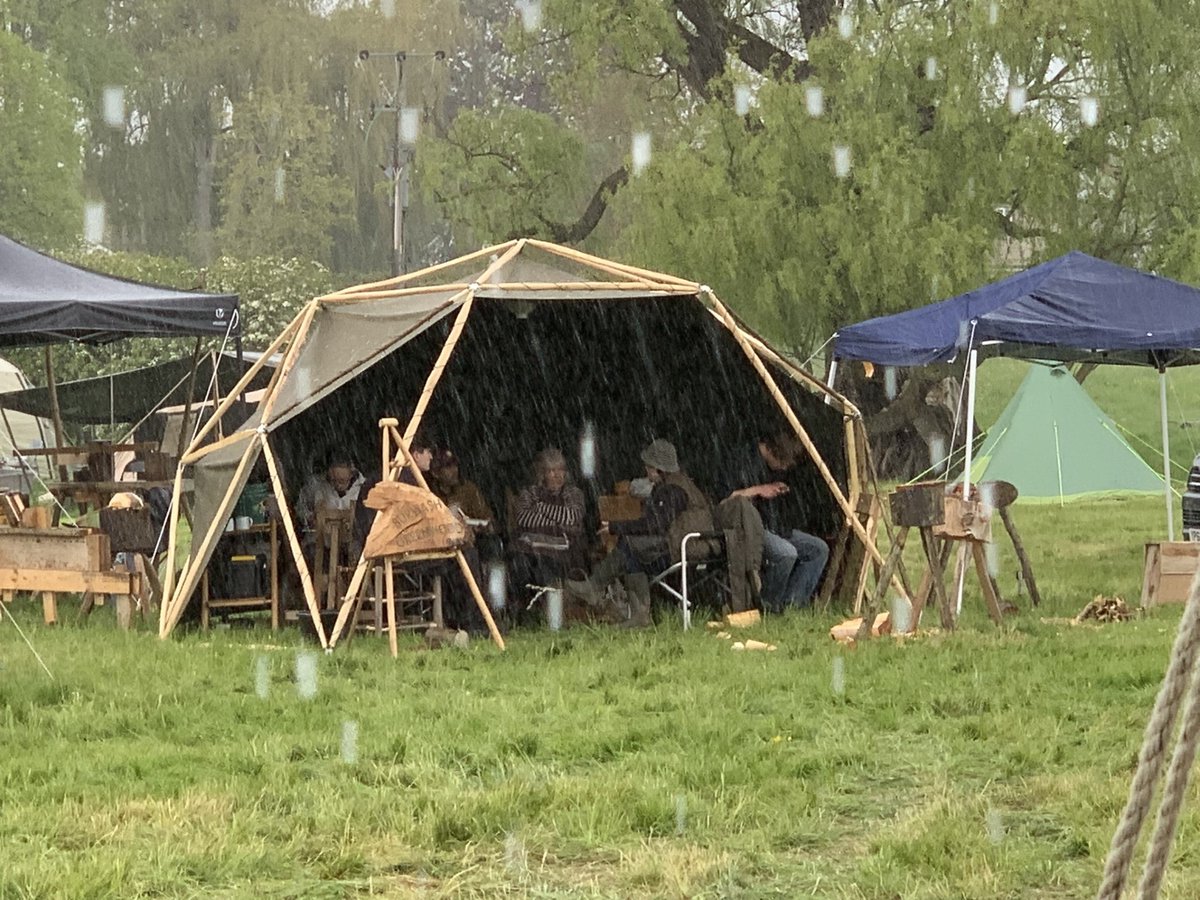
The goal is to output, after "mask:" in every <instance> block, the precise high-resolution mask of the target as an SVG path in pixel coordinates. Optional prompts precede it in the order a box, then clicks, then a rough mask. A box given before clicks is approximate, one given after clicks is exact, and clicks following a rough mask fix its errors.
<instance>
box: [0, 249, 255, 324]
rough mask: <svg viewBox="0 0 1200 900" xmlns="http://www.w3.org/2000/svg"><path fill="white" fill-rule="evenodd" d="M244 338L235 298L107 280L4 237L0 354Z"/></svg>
mask: <svg viewBox="0 0 1200 900" xmlns="http://www.w3.org/2000/svg"><path fill="white" fill-rule="evenodd" d="M239 333H240V323H239V321H238V300H237V296H236V295H233V294H198V293H193V292H191V291H177V290H175V289H173V288H163V287H156V286H153V285H147V284H139V283H138V282H136V281H128V280H126V279H124V278H115V277H113V276H111V275H102V274H100V273H99V272H93V271H91V270H90V269H85V268H81V267H79V266H73V265H70V264H68V263H65V262H62V261H61V260H57V259H54V258H52V257H49V256H46V255H44V254H42V253H38V252H37V251H36V250H34V249H32V248H30V247H26V246H25V245H24V244H21V243H18V242H17V241H14V240H12V239H11V238H7V237H4V236H3V235H0V347H16V346H28V345H30V344H56V343H63V342H70V341H77V342H83V343H88V344H102V343H106V342H108V341H113V340H117V339H118V338H124V337H136V336H139V335H158V336H160V337H169V336H178V335H206V334H212V335H225V334H228V335H229V336H230V337H237V336H238V334H239Z"/></svg>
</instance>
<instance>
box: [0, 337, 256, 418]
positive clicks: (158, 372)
mask: <svg viewBox="0 0 1200 900" xmlns="http://www.w3.org/2000/svg"><path fill="white" fill-rule="evenodd" d="M213 356H214V354H212V353H205V354H204V355H202V356H201V357H200V360H199V362H198V364H197V366H196V382H195V387H194V388H193V396H194V399H195V401H199V400H202V399H203V398H204V396H205V392H206V391H207V390H208V387H209V384H210V383H211V381H212V370H213ZM258 357H259V354H257V353H247V354H246V359H245V360H244V361H242V362H239V361H238V360H237V358H236V356H234V355H233V354H232V353H229V352H226V353H224V354H222V355H221V356H220V357H218V358H219V360H220V362H219V364H218V365H217V381H218V384H219V387H220V395H221V396H222V397H224V396H226V395H227V394H228V393H229V392H230V391H231V390H233V389H234V388H235V387H236V386H237V383H238V381H239V379H241V377H242V376H243V375H245V374H246V372H247V371H248V370H249V368H250V367H251V366H252V365H253V364H254V362H255V360H257V359H258ZM274 364H275V360H272V361H268V362H267V363H266V364H265V365H264V366H263V367H262V368H261V369H259V371H258V374H257V375H255V376H254V378H253V379H252V380H251V384H250V386H249V387H248V388H247V390H248V391H252V390H258V389H260V388H264V387H266V386H267V382H268V381H270V379H271V375H272V373H273V371H274V368H273V367H274ZM191 370H192V358H191V357H190V356H188V357H181V358H179V359H173V360H169V361H167V362H163V363H159V364H158V365H154V366H146V367H144V368H141V369H131V370H129V371H126V372H117V373H115V374H113V375H98V376H96V377H95V378H83V379H80V380H78V381H64V382H62V383H61V384H59V385H58V405H59V408H60V409H61V411H62V419H63V421H64V422H71V423H75V424H79V425H107V424H109V423H122V424H124V423H128V422H137V421H138V420H140V419H141V418H142V417H143V416H145V415H146V414H147V413H149V412H150V411H151V410H153V409H156V408H157V407H159V406H171V405H178V404H183V403H186V402H187V390H188V380H189V378H188V376H189V373H190V372H191ZM0 406H3V407H4V408H5V409H8V410H17V411H19V412H24V413H29V414H31V415H35V416H42V417H44V418H49V417H50V392H49V390H48V389H47V388H45V387H37V388H26V389H25V390H22V391H10V392H8V393H3V394H0Z"/></svg>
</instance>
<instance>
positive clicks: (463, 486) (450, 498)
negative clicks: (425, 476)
mask: <svg viewBox="0 0 1200 900" xmlns="http://www.w3.org/2000/svg"><path fill="white" fill-rule="evenodd" d="M429 475H430V478H429V487H430V488H432V489H433V492H434V493H435V494H437V496H438V499H439V500H441V501H442V502H443V503H445V504H446V506H448V507H449V508H450V511H451V512H454V513H456V514H458V515H460V516H461V517H462V518H463V519H464V520H465V521H466V524H467V527H468V528H469V530H470V531H471V533H472V534H481V533H484V532H490V531H491V530H492V522H493V520H494V518H495V517H494V515H493V513H492V508H491V507H490V506H489V505H488V502H487V500H485V499H484V496H483V492H482V491H481V490H479V485H477V484H476V483H475V482H473V481H471V480H469V479H466V478H463V477H462V472H461V470H460V468H459V464H458V457H457V456H455V455H454V451H453V450H449V449H446V448H443V449H441V450H438V451H437V452H436V453H434V454H433V460H432V462H431V463H430V466H429Z"/></svg>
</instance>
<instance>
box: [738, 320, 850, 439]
mask: <svg viewBox="0 0 1200 900" xmlns="http://www.w3.org/2000/svg"><path fill="white" fill-rule="evenodd" d="M738 328H739V329H741V325H739V326H738ZM741 330H742V334H744V335H745V336H746V340H748V341H749V342H750V344H751V346H753V347H754V349H755V350H757V351H758V352H759V353H760V354H761V355H763V356H767V357H769V358H770V360H771V362H773V363H775V364H776V365H777V366H779V367H780V368H782V369H783V370H784V371H785V372H787V373H788V374H789V375H790V376H791V378H792V380H793V381H797V382H800V383H801V384H804V385H806V386H808V387H811V388H812V389H813V390H815V391H817V392H818V393H820V394H824V395H825V396H826V397H829V398H830V399H832V400H835V401H836V402H837V403H838V404H840V405H841V407H842V412H843V413H844V414H845V415H847V416H850V417H851V418H853V419H857V420H859V421H860V422H861V421H862V413H861V412H859V409H858V407H857V406H855V405H854V404H853V403H851V402H850V401H849V400H848V399H847V398H846V396H845V395H843V394H841V393H839V392H838V391H835V390H834V389H833V388H832V387H830V386H829V385H828V384H826V383H825V382H823V381H822V380H821V379H819V378H817V377H815V376H814V375H813V374H812V373H811V372H806V371H805V370H804V369H803V368H801V367H800V366H797V365H794V364H793V363H791V362H789V361H788V360H786V359H784V358H783V357H782V356H780V355H779V354H778V353H776V352H775V351H774V350H773V349H772V348H771V347H770V346H768V345H767V344H766V343H764V342H763V341H762V340H760V339H759V337H758V336H757V335H754V334H749V333H747V332H746V331H745V330H744V329H741Z"/></svg>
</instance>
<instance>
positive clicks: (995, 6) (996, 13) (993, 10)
mask: <svg viewBox="0 0 1200 900" xmlns="http://www.w3.org/2000/svg"><path fill="white" fill-rule="evenodd" d="M999 21H1000V4H999V3H990V4H988V24H989V25H995V24H996V23H997V22H999Z"/></svg>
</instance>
